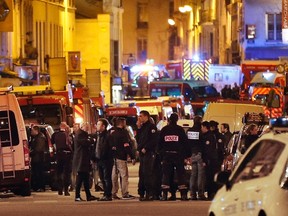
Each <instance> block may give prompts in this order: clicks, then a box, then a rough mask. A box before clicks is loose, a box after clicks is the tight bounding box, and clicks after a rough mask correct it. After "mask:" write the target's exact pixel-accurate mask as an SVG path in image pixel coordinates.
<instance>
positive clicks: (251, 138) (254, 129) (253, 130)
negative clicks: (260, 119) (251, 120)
mask: <svg viewBox="0 0 288 216" xmlns="http://www.w3.org/2000/svg"><path fill="white" fill-rule="evenodd" d="M246 133H247V134H248V135H247V136H246V137H245V143H244V149H243V152H245V151H246V150H247V149H248V148H249V147H250V146H251V144H252V143H253V142H255V141H256V140H257V139H258V138H259V135H258V126H257V125H256V124H250V125H249V126H248V128H247V131H246Z"/></svg>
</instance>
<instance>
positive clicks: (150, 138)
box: [136, 121, 159, 200]
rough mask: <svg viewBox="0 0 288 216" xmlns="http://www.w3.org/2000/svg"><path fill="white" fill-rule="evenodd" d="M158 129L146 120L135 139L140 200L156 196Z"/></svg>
mask: <svg viewBox="0 0 288 216" xmlns="http://www.w3.org/2000/svg"><path fill="white" fill-rule="evenodd" d="M158 135H159V134H158V131H157V128H156V126H155V124H153V123H151V122H150V121H146V122H145V123H143V124H142V126H141V128H140V129H138V131H137V135H136V140H137V143H138V147H137V151H139V160H140V166H139V183H138V194H139V195H140V200H141V199H143V200H144V196H145V195H146V197H145V200H153V199H154V197H155V196H157V190H158V188H157V184H155V182H157V173H156V167H157V155H156V147H157V143H158ZM142 149H145V150H146V152H145V154H144V153H142Z"/></svg>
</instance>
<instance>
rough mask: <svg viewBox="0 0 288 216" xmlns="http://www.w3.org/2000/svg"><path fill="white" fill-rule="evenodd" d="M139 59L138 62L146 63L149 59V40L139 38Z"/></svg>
mask: <svg viewBox="0 0 288 216" xmlns="http://www.w3.org/2000/svg"><path fill="white" fill-rule="evenodd" d="M137 58H138V62H140V63H145V62H146V59H147V39H146V38H138V40H137Z"/></svg>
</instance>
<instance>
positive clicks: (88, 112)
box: [73, 87, 105, 125]
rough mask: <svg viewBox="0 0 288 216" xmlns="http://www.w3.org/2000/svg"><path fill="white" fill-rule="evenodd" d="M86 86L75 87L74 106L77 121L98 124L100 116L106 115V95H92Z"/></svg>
mask: <svg viewBox="0 0 288 216" xmlns="http://www.w3.org/2000/svg"><path fill="white" fill-rule="evenodd" d="M89 90H90V89H88V88H86V87H77V88H73V108H74V119H75V123H82V122H89V123H90V124H91V125H93V124H96V123H97V120H98V118H102V117H104V106H105V102H104V95H103V94H99V97H90V96H89Z"/></svg>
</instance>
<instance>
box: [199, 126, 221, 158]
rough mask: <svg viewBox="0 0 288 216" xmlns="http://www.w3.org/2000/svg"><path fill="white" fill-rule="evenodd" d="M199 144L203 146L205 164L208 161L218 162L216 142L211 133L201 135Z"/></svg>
mask: <svg viewBox="0 0 288 216" xmlns="http://www.w3.org/2000/svg"><path fill="white" fill-rule="evenodd" d="M201 142H202V143H203V145H204V155H203V160H204V162H205V163H207V162H209V161H215V160H218V152H217V140H216V137H215V135H214V134H213V133H212V132H211V131H208V132H206V133H203V136H202V137H201Z"/></svg>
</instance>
